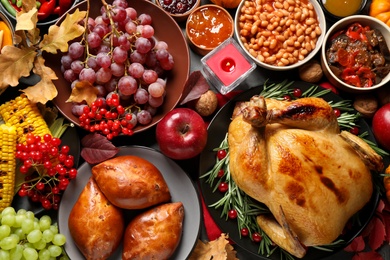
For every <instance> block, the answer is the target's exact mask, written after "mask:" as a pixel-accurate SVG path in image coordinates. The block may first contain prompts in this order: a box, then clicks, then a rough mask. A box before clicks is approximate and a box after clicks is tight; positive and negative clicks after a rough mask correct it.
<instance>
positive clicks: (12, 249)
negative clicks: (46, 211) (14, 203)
mask: <svg viewBox="0 0 390 260" xmlns="http://www.w3.org/2000/svg"><path fill="white" fill-rule="evenodd" d="M0 224H1V225H0V260H2V259H12V260H19V259H21V260H36V259H40V260H41V259H42V260H46V259H47V260H52V259H60V260H69V257H68V256H67V255H66V253H65V251H64V248H63V245H64V244H65V242H66V237H65V235H63V234H61V233H59V231H58V226H57V223H53V222H52V219H51V217H50V216H48V215H43V216H41V217H39V218H38V217H36V216H35V214H34V212H32V211H28V210H25V209H19V210H18V211H16V210H15V209H14V208H13V207H7V208H5V209H4V210H3V211H2V212H1V213H0Z"/></svg>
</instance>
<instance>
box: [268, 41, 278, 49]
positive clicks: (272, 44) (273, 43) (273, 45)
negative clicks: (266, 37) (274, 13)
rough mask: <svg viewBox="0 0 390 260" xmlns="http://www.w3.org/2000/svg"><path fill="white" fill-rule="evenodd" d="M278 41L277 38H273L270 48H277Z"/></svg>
mask: <svg viewBox="0 0 390 260" xmlns="http://www.w3.org/2000/svg"><path fill="white" fill-rule="evenodd" d="M277 43H278V42H277V41H276V39H272V40H271V42H270V43H269V48H270V49H271V50H272V49H275V47H276V44H277Z"/></svg>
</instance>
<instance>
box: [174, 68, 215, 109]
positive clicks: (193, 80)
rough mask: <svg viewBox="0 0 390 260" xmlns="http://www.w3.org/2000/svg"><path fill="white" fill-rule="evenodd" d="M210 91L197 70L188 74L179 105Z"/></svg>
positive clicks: (204, 79)
mask: <svg viewBox="0 0 390 260" xmlns="http://www.w3.org/2000/svg"><path fill="white" fill-rule="evenodd" d="M209 89H210V86H209V84H208V83H207V80H206V78H205V77H204V76H203V74H202V73H201V72H200V71H199V70H197V71H194V72H192V73H191V74H190V76H189V77H188V79H187V81H186V84H185V86H184V90H183V94H182V96H181V98H180V105H184V104H186V103H188V102H189V101H191V100H195V99H198V98H200V96H201V95H202V94H203V93H205V92H206V91H207V90H209Z"/></svg>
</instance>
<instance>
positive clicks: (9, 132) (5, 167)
mask: <svg viewBox="0 0 390 260" xmlns="http://www.w3.org/2000/svg"><path fill="white" fill-rule="evenodd" d="M16 139H17V133H16V127H15V126H10V125H6V124H2V125H0V211H2V210H3V209H4V208H6V207H8V206H10V205H11V203H12V199H13V196H14V186H15V168H16V159H15V150H16Z"/></svg>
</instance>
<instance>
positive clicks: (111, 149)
mask: <svg viewBox="0 0 390 260" xmlns="http://www.w3.org/2000/svg"><path fill="white" fill-rule="evenodd" d="M81 145H82V146H83V149H82V150H81V157H83V158H84V160H85V161H86V162H88V163H90V164H96V163H101V162H104V161H105V160H108V159H110V158H112V157H114V156H115V155H116V154H117V153H118V152H119V149H118V148H117V147H116V146H114V145H113V144H112V143H111V142H110V141H108V139H107V138H106V137H105V136H103V135H101V134H98V133H92V134H88V135H86V136H85V137H83V139H81Z"/></svg>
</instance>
